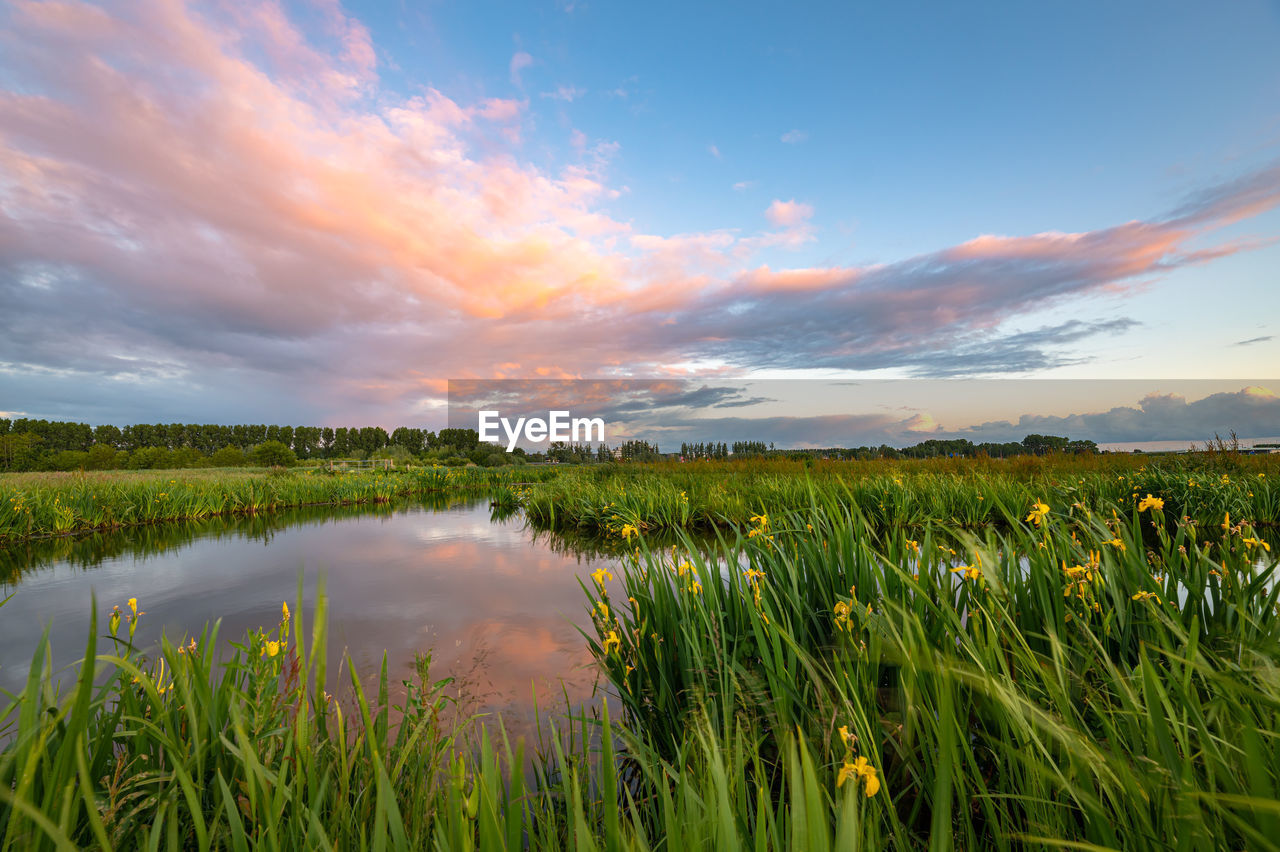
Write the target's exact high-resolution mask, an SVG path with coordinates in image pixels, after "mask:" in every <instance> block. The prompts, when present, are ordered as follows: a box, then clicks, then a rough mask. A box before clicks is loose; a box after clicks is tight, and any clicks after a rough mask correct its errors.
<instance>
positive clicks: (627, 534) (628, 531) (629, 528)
mask: <svg viewBox="0 0 1280 852" xmlns="http://www.w3.org/2000/svg"><path fill="white" fill-rule="evenodd" d="M618 534H619V535H621V536H622V537H623V538H624V539H626V540H627V541H631V537H632V536H633V535H639V534H640V530H638V529H636V527H635V524H623V525H622V529H620V530H618Z"/></svg>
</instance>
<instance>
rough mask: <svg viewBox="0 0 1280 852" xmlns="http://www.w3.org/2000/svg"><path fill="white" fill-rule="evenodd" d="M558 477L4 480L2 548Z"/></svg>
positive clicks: (470, 470) (526, 473) (235, 473)
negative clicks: (41, 539) (8, 542)
mask: <svg viewBox="0 0 1280 852" xmlns="http://www.w3.org/2000/svg"><path fill="white" fill-rule="evenodd" d="M549 475H550V472H549V471H546V470H545V469H532V470H528V469H520V468H509V469H496V470H495V469H490V468H479V467H467V468H447V467H430V468H411V469H408V470H404V471H390V472H382V473H341V472H337V473H329V472H327V471H323V470H320V469H316V468H313V469H309V470H293V471H285V470H280V471H266V470H243V469H232V470H199V469H197V470H180V471H179V470H174V471H146V472H136V473H125V472H116V471H110V472H99V473H84V472H81V473H14V474H2V475H0V541H3V540H5V539H23V538H31V537H36V536H48V535H65V534H69V533H77V532H89V531H92V530H106V529H116V528H119V527H127V526H134V525H139V524H149V523H158V522H162V521H178V520H195V519H201V518H210V517H218V516H224V515H246V514H256V513H259V512H269V511H273V510H276V509H281V508H285V507H290V506H317V505H335V506H347V505H359V504H364V503H385V502H387V501H389V500H391V499H392V498H394V497H407V496H414V495H424V494H446V493H459V492H467V491H472V492H475V491H487V490H489V489H492V488H494V487H497V486H499V485H504V484H510V483H514V482H522V481H530V480H536V479H540V478H545V477H547V476H549Z"/></svg>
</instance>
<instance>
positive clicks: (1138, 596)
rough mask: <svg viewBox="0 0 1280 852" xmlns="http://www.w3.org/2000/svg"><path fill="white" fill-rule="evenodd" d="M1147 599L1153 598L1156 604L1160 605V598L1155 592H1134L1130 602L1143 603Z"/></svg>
mask: <svg viewBox="0 0 1280 852" xmlns="http://www.w3.org/2000/svg"><path fill="white" fill-rule="evenodd" d="M1148 598H1155V601H1156V603H1160V596H1159V595H1157V594H1156V593H1155V592H1134V593H1133V595H1132V597H1130V598H1129V599H1130V600H1134V601H1145V600H1147V599H1148Z"/></svg>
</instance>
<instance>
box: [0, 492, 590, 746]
mask: <svg viewBox="0 0 1280 852" xmlns="http://www.w3.org/2000/svg"><path fill="white" fill-rule="evenodd" d="M611 562H612V560H611V559H610V557H609V556H608V555H601V554H600V553H598V552H591V551H590V550H589V549H584V547H583V546H581V545H576V546H575V545H570V544H569V543H567V542H566V541H565V540H563V539H559V538H554V537H548V536H537V535H535V534H534V533H532V532H531V531H530V530H528V529H527V528H526V527H525V524H524V521H523V519H522V518H520V517H518V516H516V517H510V518H507V519H499V518H496V517H493V516H492V515H491V511H490V509H489V507H488V504H487V502H482V501H467V502H460V503H452V504H449V503H438V504H436V505H423V504H420V503H415V504H409V505H393V506H381V507H376V508H367V507H366V508H354V509H352V508H348V509H341V508H323V509H316V508H312V509H301V510H290V511H286V512H280V513H275V514H272V515H270V516H265V517H255V518H235V519H214V520H208V521H201V522H196V523H187V524H169V525H162V526H154V527H140V528H136V529H132V530H128V531H122V532H118V533H113V534H109V535H98V536H91V537H89V538H85V539H78V540H71V539H60V540H53V541H44V542H35V543H31V544H27V545H22V546H20V547H18V548H11V549H8V550H5V549H0V598H3V597H5V596H7V595H9V594H11V593H12V594H13V598H12V599H11V600H10V601H9V602H8V603H7V604H5V605H4V606H3V607H0V689H4V690H7V691H10V692H13V691H16V690H17V689H20V688H21V686H22V684H23V683H24V681H25V678H26V675H27V671H28V668H29V665H30V660H31V654H32V651H33V650H34V647H35V644H36V642H37V641H38V638H39V636H40V633H41V631H43V630H44V629H45V628H46V626H48V627H49V628H50V639H51V643H52V648H53V654H54V664H55V668H61V667H66V666H68V665H70V664H73V663H75V662H76V661H78V660H79V658H80V657H81V656H82V655H83V653H84V643H85V639H86V637H87V629H88V615H89V612H90V608H91V605H92V603H91V602H92V596H93V595H95V594H96V595H97V607H98V612H99V618H100V621H99V624H100V625H105V623H106V614H107V613H108V612H110V611H111V608H112V607H113V606H116V605H119V606H120V607H121V609H124V608H125V601H127V600H128V599H129V598H130V597H137V598H138V604H139V608H140V609H141V610H143V612H144V613H145V614H144V615H143V617H142V619H141V622H140V626H139V629H138V635H137V637H136V641H137V643H138V645H139V646H140V647H142V648H144V649H147V648H153V649H154V648H155V647H156V643H158V640H159V637H160V634H161V632H162V631H163V632H164V633H165V634H167V635H168V636H169V637H170V638H171V639H173V640H174V641H177V640H179V639H181V638H182V637H184V636H187V635H198V633H199V632H200V631H201V629H202V628H203V626H204V625H205V623H206V622H208V623H212V622H213V621H214V620H216V619H219V618H221V619H222V641H223V642H225V641H228V640H236V641H240V640H242V639H243V638H244V635H245V632H246V630H248V629H250V628H258V627H263V628H270V627H273V626H274V625H275V624H276V623H277V622H278V621H279V619H280V604H281V602H282V601H285V600H287V601H289V605H290V608H292V609H294V610H295V617H296V601H297V594H298V583H299V578H301V580H302V583H303V598H304V601H305V610H306V615H307V616H308V631H309V629H310V627H309V616H310V614H311V612H312V609H313V602H314V600H315V595H316V589H317V585H318V583H319V582H321V581H322V582H323V583H324V588H325V592H326V594H327V596H328V599H329V668H330V672H331V674H330V681H331V683H332V682H333V680H334V675H333V671H334V670H335V669H336V667H337V665H338V662H339V660H340V659H341V657H342V655H343V654H344V652H345V653H349V654H350V656H351V661H352V663H353V665H354V666H355V668H356V671H357V672H358V673H360V675H361V677H362V680H363V681H364V683H365V685H366V688H376V683H377V675H378V670H379V668H380V666H381V664H382V654H383V651H384V650H385V652H386V654H387V666H388V672H389V676H390V680H391V682H392V684H393V685H397V684H399V683H400V682H401V681H402V680H406V679H411V678H413V677H414V661H415V657H416V656H417V655H418V654H423V653H427V652H430V653H431V654H432V663H431V674H432V679H437V678H443V677H446V676H451V677H454V678H455V679H456V682H455V684H454V685H453V687H451V688H450V694H452V695H454V696H456V697H457V698H458V699H459V701H460V705H459V706H460V707H461V708H462V709H463V710H465V711H466V712H467V713H477V712H484V713H501V714H503V716H504V718H506V719H507V720H509V721H511V722H514V723H515V724H516V725H517V726H520V725H521V723H522V722H528V721H529V720H530V719H531V717H532V712H533V700H534V694H535V690H536V694H537V702H538V704H539V706H540V707H542V708H544V709H545V708H548V707H554V706H557V705H562V704H563V702H564V700H565V699H568V701H569V702H570V703H571V704H573V705H578V704H582V703H587V702H590V701H591V699H592V698H593V696H594V695H595V693H596V691H597V685H598V677H597V673H596V669H595V668H594V666H593V665H592V661H591V656H590V654H589V653H588V651H587V647H586V642H585V640H584V638H583V636H582V634H581V633H580V632H579V628H584V629H588V630H589V629H590V626H591V620H590V617H589V615H588V612H587V604H586V596H585V595H584V594H583V592H582V589H581V587H580V586H579V578H583V579H584V580H586V582H588V583H589V582H590V580H589V579H587V575H588V574H589V573H590V572H591V571H593V570H595V569H596V568H598V567H600V565H601V564H609V563H611ZM122 630H123V628H122ZM100 632H105V630H100ZM106 650H108V649H105V648H102V647H101V646H100V652H103V651H106ZM343 674H344V681H345V680H347V678H346V672H345V671H344V672H343ZM71 677H72V673H71V670H70V669H66V670H64V672H63V680H64V683H65V684H68V685H69V683H70V680H71ZM3 703H5V701H4V699H3V697H0V704H3Z"/></svg>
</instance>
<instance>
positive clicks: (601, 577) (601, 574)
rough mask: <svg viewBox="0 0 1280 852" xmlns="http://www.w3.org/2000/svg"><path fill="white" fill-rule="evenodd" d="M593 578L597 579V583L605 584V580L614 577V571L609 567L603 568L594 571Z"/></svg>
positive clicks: (599, 584)
mask: <svg viewBox="0 0 1280 852" xmlns="http://www.w3.org/2000/svg"><path fill="white" fill-rule="evenodd" d="M591 579H593V580H595V581H596V585H598V586H603V585H604V581H605V580H612V579H613V572H612V571H610V570H609V569H608V568H601V569H600V570H599V571H594V572H592V574H591Z"/></svg>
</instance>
